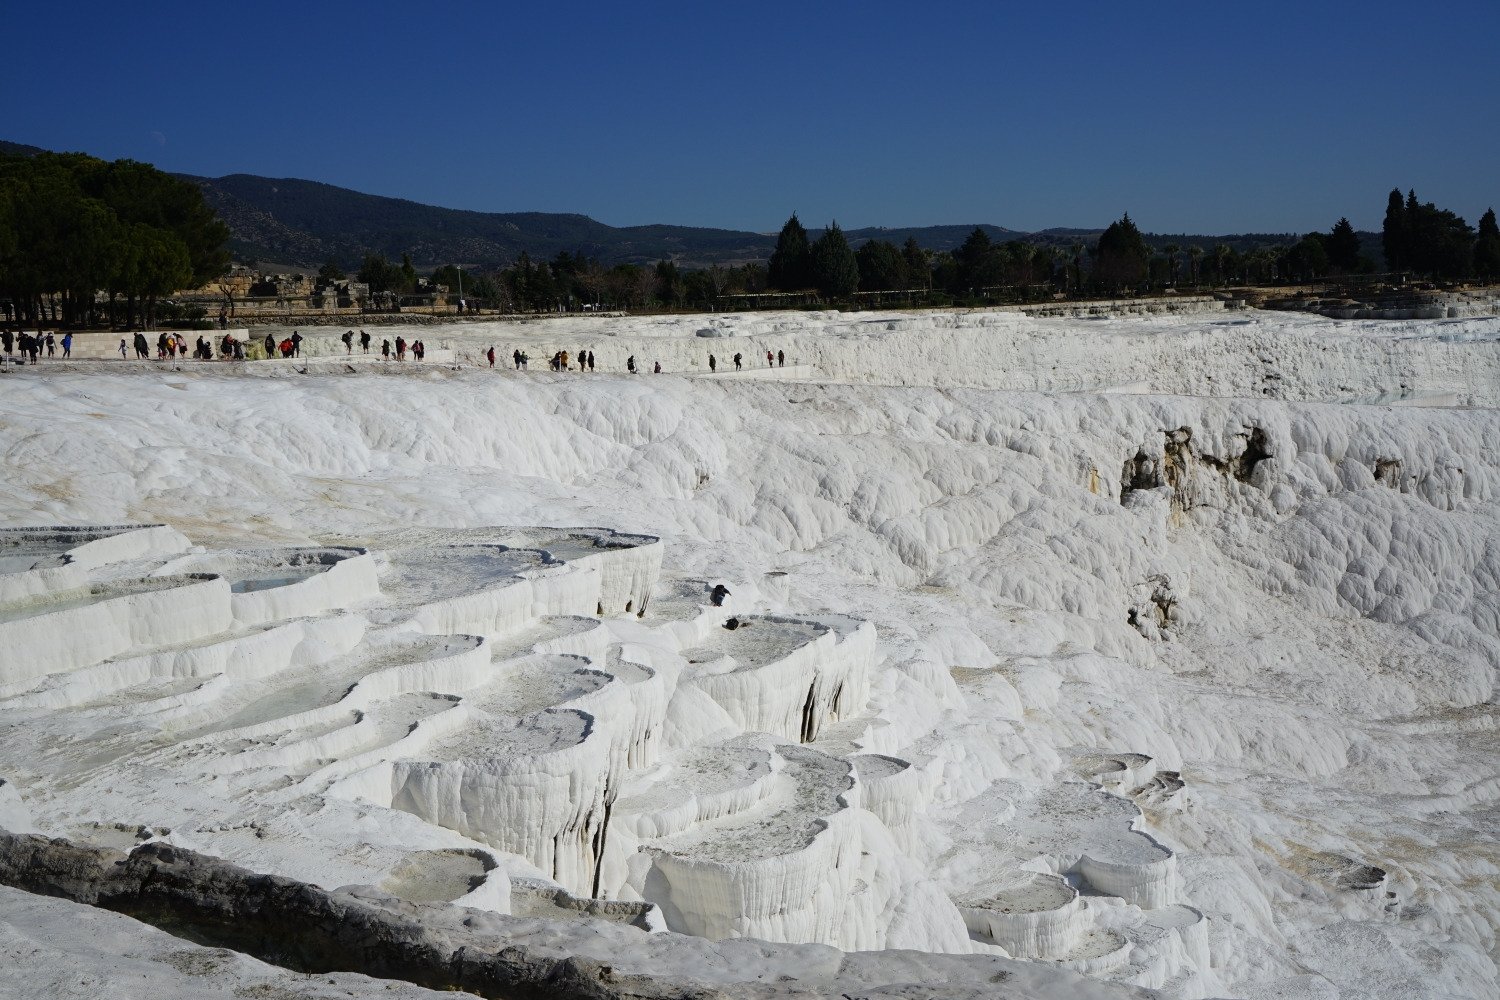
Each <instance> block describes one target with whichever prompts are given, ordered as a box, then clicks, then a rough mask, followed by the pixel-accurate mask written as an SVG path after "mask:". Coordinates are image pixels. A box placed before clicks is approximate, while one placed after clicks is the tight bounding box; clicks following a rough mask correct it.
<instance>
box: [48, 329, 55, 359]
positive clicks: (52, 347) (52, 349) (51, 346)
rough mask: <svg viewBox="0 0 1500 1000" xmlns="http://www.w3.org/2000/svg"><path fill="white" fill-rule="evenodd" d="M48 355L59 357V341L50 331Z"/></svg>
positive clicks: (49, 356)
mask: <svg viewBox="0 0 1500 1000" xmlns="http://www.w3.org/2000/svg"><path fill="white" fill-rule="evenodd" d="M47 357H48V358H55V357H57V341H56V340H54V339H53V337H52V334H51V333H50V332H49V333H48V334H47Z"/></svg>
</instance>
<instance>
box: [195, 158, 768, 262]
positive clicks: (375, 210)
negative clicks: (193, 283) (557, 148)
mask: <svg viewBox="0 0 1500 1000" xmlns="http://www.w3.org/2000/svg"><path fill="white" fill-rule="evenodd" d="M180 176H183V177H184V179H186V180H191V181H193V182H195V183H197V184H198V185H199V186H200V187H202V189H203V194H204V197H205V198H206V199H207V200H208V203H209V204H210V205H212V206H213V207H214V208H215V209H216V210H217V211H218V213H219V216H220V217H221V218H222V219H224V221H225V222H227V223H229V226H230V228H231V229H232V230H233V231H234V239H233V241H232V242H231V249H233V250H234V251H235V252H236V253H237V254H239V255H240V256H241V257H242V258H252V259H261V260H266V261H276V262H285V263H294V264H302V265H309V266H315V265H316V264H319V263H321V262H322V261H324V260H326V259H327V258H328V257H329V256H330V255H332V256H334V257H337V258H338V259H339V261H340V262H341V263H342V264H343V265H344V266H345V267H351V266H358V263H359V261H360V259H361V258H362V257H363V256H364V255H365V254H366V253H368V252H371V251H373V252H376V253H384V254H385V255H386V256H388V257H390V258H391V259H393V260H399V259H400V257H401V254H402V253H403V252H406V253H410V254H411V257H412V261H413V262H414V263H415V264H417V265H418V266H419V267H421V266H433V265H438V264H447V263H455V262H457V263H465V264H471V265H476V266H477V265H485V264H501V263H506V262H509V261H512V260H514V259H515V258H516V256H517V255H519V254H520V253H521V251H523V250H525V251H527V252H529V253H530V254H531V255H532V256H533V257H538V258H550V257H553V256H555V255H556V254H557V252H558V251H560V250H567V251H568V252H570V253H576V252H580V251H581V252H583V253H584V254H586V255H588V256H590V257H593V256H598V257H599V259H600V260H602V261H604V262H605V263H606V264H616V263H619V262H621V261H628V262H632V263H645V262H654V261H657V260H661V259H663V258H670V259H674V260H676V261H677V262H678V263H679V264H680V265H682V266H685V267H706V266H708V265H709V264H711V263H716V262H717V263H724V264H730V263H734V264H738V263H743V262H746V261H752V260H760V261H764V260H765V259H766V257H768V256H769V255H770V253H771V250H772V249H773V248H774V247H775V237H774V236H766V235H764V234H762V233H746V232H737V231H735V230H731V229H700V228H696V227H692V226H664V225H657V226H627V227H623V228H621V227H615V226H607V225H605V224H604V223H602V222H597V221H595V220H594V219H591V218H589V217H588V216H586V215H567V214H561V213H547V212H468V211H463V210H461V209H454V208H437V207H434V206H431V205H421V204H418V203H417V202H414V201H407V200H406V199H404V198H384V197H381V196H379V195H372V194H361V193H360V192H358V191H351V190H349V189H348V188H341V187H334V186H333V185H331V184H320V183H318V182H316V181H304V180H296V179H294V178H270V177H255V176H252V175H250V174H231V175H230V176H228V177H216V178H206V177H191V176H187V175H180Z"/></svg>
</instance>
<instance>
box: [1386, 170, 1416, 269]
mask: <svg viewBox="0 0 1500 1000" xmlns="http://www.w3.org/2000/svg"><path fill="white" fill-rule="evenodd" d="M1412 200H1413V201H1415V200H1416V195H1415V193H1413V195H1412ZM1380 247H1381V249H1382V250H1384V251H1385V269H1386V270H1387V271H1404V270H1406V268H1407V266H1408V264H1407V259H1406V205H1405V204H1404V203H1403V202H1402V200H1401V189H1400V188H1394V189H1392V191H1391V194H1390V197H1389V198H1387V199H1386V204H1385V225H1384V226H1383V227H1382V228H1381V232H1380Z"/></svg>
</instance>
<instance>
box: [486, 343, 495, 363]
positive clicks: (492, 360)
mask: <svg viewBox="0 0 1500 1000" xmlns="http://www.w3.org/2000/svg"><path fill="white" fill-rule="evenodd" d="M485 357H487V358H489V359H490V367H491V368H493V367H495V348H494V346H493V345H491V347H490V349H489V350H488V351H486V352H485Z"/></svg>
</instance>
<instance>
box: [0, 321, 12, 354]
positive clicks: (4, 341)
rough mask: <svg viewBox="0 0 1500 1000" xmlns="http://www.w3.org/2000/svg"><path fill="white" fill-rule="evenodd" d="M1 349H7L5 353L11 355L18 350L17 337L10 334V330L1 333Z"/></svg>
mask: <svg viewBox="0 0 1500 1000" xmlns="http://www.w3.org/2000/svg"><path fill="white" fill-rule="evenodd" d="M0 347H4V348H5V353H6V354H10V353H11V352H12V351H14V350H15V348H16V335H15V334H13V333H11V332H10V328H9V327H7V328H6V329H5V330H3V331H0Z"/></svg>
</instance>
